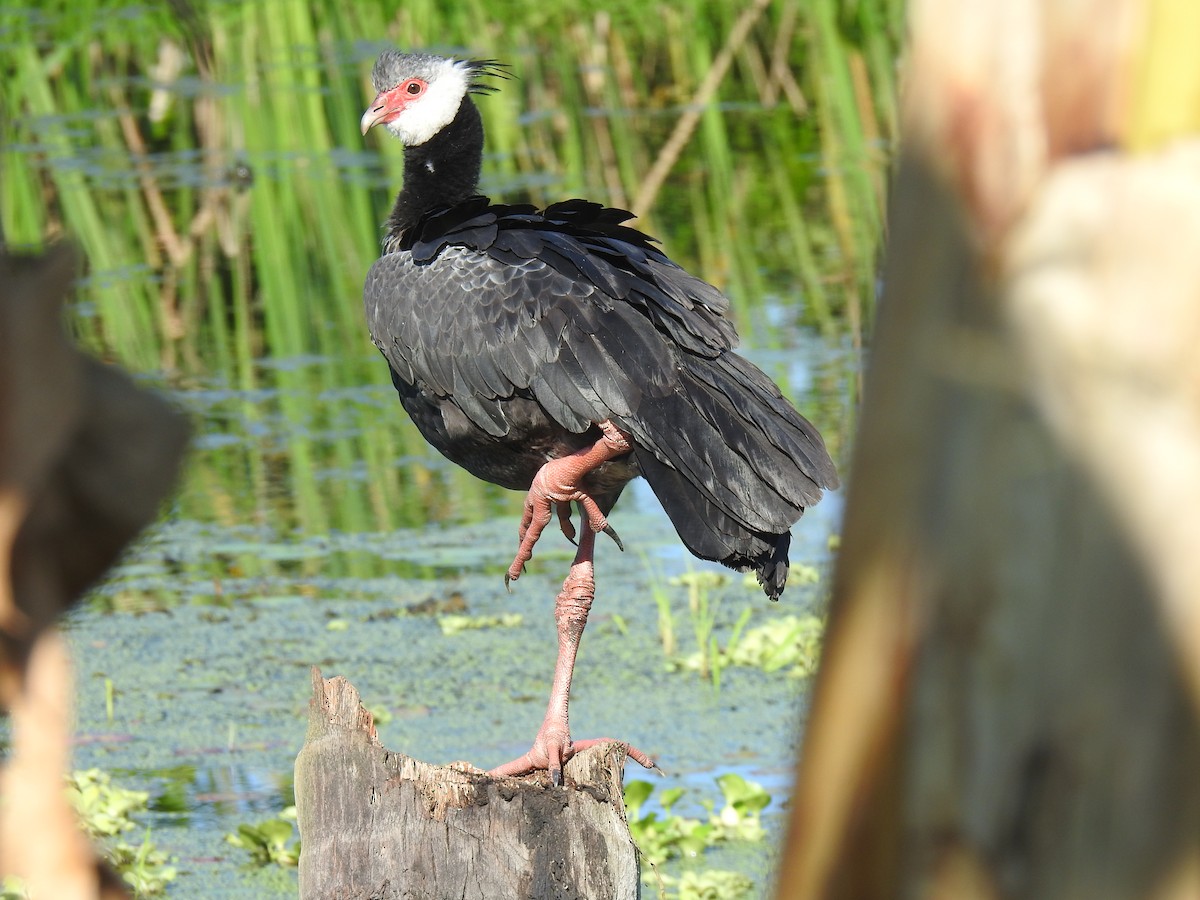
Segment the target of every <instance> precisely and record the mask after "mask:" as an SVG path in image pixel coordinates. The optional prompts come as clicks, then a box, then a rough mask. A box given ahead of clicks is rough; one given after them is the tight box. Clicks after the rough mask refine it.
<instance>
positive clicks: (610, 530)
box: [600, 522, 625, 553]
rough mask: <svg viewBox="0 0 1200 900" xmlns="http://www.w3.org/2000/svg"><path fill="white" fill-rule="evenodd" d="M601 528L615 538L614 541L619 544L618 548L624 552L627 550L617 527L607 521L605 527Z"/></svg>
mask: <svg viewBox="0 0 1200 900" xmlns="http://www.w3.org/2000/svg"><path fill="white" fill-rule="evenodd" d="M600 530H601V531H603V532H604V533H605V534H607V535H608V536H609V537H610V538H612V539H613V542H614V543H615V544H616V545H617V549H618V550H620V551H621V552H622V553H624V552H625V545H624V544H623V543H622V542H621V536H620V535H619V534H617V530H616V529H615V528H613V527H612V526H611V525H609V524H608V523H607V522H605V523H604V527H603V528H601V529H600Z"/></svg>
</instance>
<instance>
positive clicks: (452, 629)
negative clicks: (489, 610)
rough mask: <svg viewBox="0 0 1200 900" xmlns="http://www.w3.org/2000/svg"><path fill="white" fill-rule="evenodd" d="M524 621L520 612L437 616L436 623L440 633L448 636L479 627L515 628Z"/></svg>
mask: <svg viewBox="0 0 1200 900" xmlns="http://www.w3.org/2000/svg"><path fill="white" fill-rule="evenodd" d="M524 621H525V617H524V616H522V615H521V614H520V613H501V614H500V615H496V616H466V615H452V616H438V620H437V623H438V627H439V628H441V629H442V634H444V635H446V636H449V635H453V634H458V633H459V632H462V631H471V630H475V629H479V628H516V627H517V626H518V625H520V624H521V623H522V622H524Z"/></svg>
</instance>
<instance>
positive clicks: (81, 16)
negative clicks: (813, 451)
mask: <svg viewBox="0 0 1200 900" xmlns="http://www.w3.org/2000/svg"><path fill="white" fill-rule="evenodd" d="M604 6H605V9H604V10H603V11H601V12H595V11H593V10H592V9H591V5H590V4H586V3H584V2H582V0H569V2H564V3H558V4H546V3H543V2H540V0H506V2H487V3H484V2H482V0H464V2H460V3H444V2H440V0H406V2H404V3H399V2H397V0H362V2H356V3H349V4H347V3H336V2H334V0H310V2H302V0H262V2H258V3H251V4H240V3H227V2H218V0H209V2H203V0H197V2H195V4H194V5H193V6H191V7H189V6H187V5H186V4H170V5H167V4H163V5H161V6H159V5H154V4H151V5H142V6H131V5H126V4H123V3H113V2H103V0H81V2H75V0H72V2H70V3H68V2H66V0H58V2H49V3H44V4H42V5H41V6H40V8H39V9H37V10H32V9H29V10H22V9H20V8H15V7H6V8H5V9H4V10H0V46H2V49H3V51H4V52H3V54H0V60H2V62H0V71H2V72H3V75H4V78H3V81H2V83H0V165H2V171H0V226H2V233H3V235H4V237H5V238H6V239H7V240H8V241H9V242H11V243H14V244H19V245H32V246H37V245H41V244H44V243H45V242H47V241H49V240H52V239H54V238H56V237H58V236H60V235H70V236H71V237H72V238H73V239H74V240H76V241H77V242H78V243H79V244H80V246H81V248H82V251H83V257H84V258H85V260H86V264H85V271H84V272H83V273H82V274H84V275H85V276H86V279H85V280H84V281H83V282H82V283H81V287H80V290H79V293H78V302H77V303H76V304H75V306H74V307H73V309H72V314H71V317H70V322H71V326H72V328H73V329H74V330H75V331H76V333H77V334H78V336H79V337H80V339H81V340H83V341H84V342H85V343H86V344H87V345H89V346H91V347H92V348H93V349H95V350H97V351H98V352H100V353H101V354H103V355H104V356H106V357H108V358H111V359H114V360H117V361H119V362H122V363H124V364H125V365H127V366H129V367H131V368H132V369H134V370H135V371H141V372H159V373H162V376H161V377H164V378H166V379H168V380H170V379H183V380H186V379H190V378H197V377H198V378H205V379H213V378H215V379H217V380H218V381H219V382H221V383H223V384H225V385H227V386H229V387H233V388H237V389H240V390H243V391H253V390H266V391H271V392H274V393H273V394H272V398H273V399H272V400H271V401H270V402H269V403H268V404H266V405H264V404H260V403H257V402H251V401H246V402H245V409H244V410H243V413H244V419H245V421H246V422H247V423H249V424H250V425H253V424H254V423H255V421H259V424H262V422H261V420H262V419H263V417H264V416H277V417H279V418H280V419H282V421H284V422H287V423H293V425H294V433H293V434H292V435H291V439H290V440H288V441H286V442H284V443H283V444H282V445H280V446H278V447H275V448H272V449H270V450H269V451H267V450H266V449H265V448H264V447H247V448H246V450H245V452H244V453H232V454H227V455H218V454H211V455H206V454H200V455H198V462H197V464H196V465H195V466H193V471H192V473H191V475H190V476H189V478H190V479H191V482H190V487H189V489H188V490H187V491H186V492H185V494H184V498H185V499H184V503H185V505H187V504H196V505H197V507H198V506H199V505H201V504H202V503H203V502H207V501H204V500H200V499H199V496H200V495H201V494H202V493H204V492H211V491H217V492H218V494H219V493H220V491H221V489H220V488H219V485H222V484H224V485H240V486H241V487H238V488H230V487H226V488H225V489H224V491H225V492H226V493H228V494H229V496H228V497H226V498H224V500H221V501H220V502H224V503H226V504H227V507H228V517H229V518H230V520H238V521H247V520H254V519H256V518H258V517H265V516H268V515H272V514H278V513H279V512H280V511H281V510H286V517H285V520H286V521H287V522H289V523H290V524H291V525H292V526H294V527H297V528H301V529H304V530H308V531H318V530H324V529H328V528H339V527H340V528H352V527H353V528H371V529H388V528H394V527H398V526H400V525H402V524H405V523H408V524H415V523H416V522H420V521H424V520H425V518H426V517H427V516H428V507H427V505H426V504H429V503H433V504H435V505H436V504H437V503H441V504H442V505H443V506H444V505H445V502H446V491H447V488H451V489H452V491H453V503H454V505H455V507H456V508H457V509H458V511H459V513H458V514H460V515H464V516H469V515H482V514H483V510H484V507H485V506H486V507H490V508H492V509H494V508H495V505H496V504H497V503H508V502H510V501H507V500H503V499H501V495H500V494H499V493H497V492H495V491H491V489H490V488H485V487H483V486H482V485H479V484H477V483H476V482H474V480H473V479H471V478H470V477H469V476H465V475H454V476H441V475H435V474H433V473H435V472H439V471H440V470H439V469H438V466H437V464H438V460H436V459H435V458H434V456H433V454H432V451H430V450H429V449H428V448H427V447H426V446H425V445H424V443H423V441H421V439H420V438H419V436H418V435H417V434H416V432H415V430H413V429H412V427H411V426H410V425H409V424H408V423H407V421H406V420H405V417H404V416H403V414H402V412H400V410H399V409H398V408H397V407H396V405H395V404H392V406H391V407H389V408H388V409H386V410H380V411H379V412H378V413H373V414H372V416H373V417H369V416H368V415H367V414H366V413H364V414H363V418H362V422H361V423H360V424H361V427H357V428H355V429H347V430H345V431H344V432H343V433H339V434H338V435H337V436H335V437H332V438H331V437H327V436H322V435H319V434H318V433H319V432H320V431H321V429H322V427H323V424H322V423H321V422H320V421H319V416H320V414H319V413H314V411H313V409H312V406H313V402H314V397H315V396H316V395H317V394H318V393H319V392H320V391H321V390H322V389H324V385H323V384H321V383H319V381H318V379H316V378H315V377H314V375H313V373H312V372H311V371H310V370H305V369H304V368H298V369H288V368H268V369H264V368H262V366H261V365H260V361H261V360H263V359H268V360H270V359H287V358H294V357H303V356H306V355H310V356H316V357H319V358H322V359H325V360H338V361H339V362H338V367H339V374H338V377H339V378H344V379H346V380H345V381H341V382H339V383H341V384H347V385H350V384H378V385H386V384H387V372H386V367H385V366H384V365H383V363H382V362H381V361H380V360H379V359H378V356H377V354H375V352H374V350H373V348H371V346H370V344H369V341H368V340H367V338H366V336H365V329H364V327H363V322H362V312H361V304H360V300H359V297H360V294H361V285H362V279H363V275H364V274H365V272H366V270H367V268H368V267H369V266H370V264H371V262H372V261H373V260H374V259H375V257H376V256H377V254H378V240H379V236H380V223H381V222H382V221H383V219H384V218H385V217H386V215H387V213H388V211H389V208H390V205H391V203H392V200H393V198H394V195H395V191H396V190H397V188H398V187H399V184H400V176H401V170H402V151H401V148H400V147H399V146H398V145H397V144H396V142H394V141H392V140H389V139H387V137H386V136H385V135H383V134H382V133H379V132H374V133H372V134H371V135H369V136H368V137H367V138H366V139H364V138H363V137H362V136H361V135H360V134H359V131H358V120H359V116H360V114H361V112H362V110H363V108H364V107H365V104H366V103H367V101H368V100H369V99H370V93H371V92H370V88H369V85H368V80H367V76H368V73H369V70H370V65H371V63H372V61H373V59H374V57H375V55H376V53H377V52H378V50H379V49H380V48H381V47H382V46H384V45H387V44H396V45H403V46H408V47H428V48H441V49H459V50H463V51H466V52H470V53H473V54H477V55H481V56H489V57H496V58H499V59H501V60H504V61H506V62H508V63H509V64H510V65H511V67H512V73H513V75H514V76H515V77H514V79H513V80H510V81H507V82H505V83H504V84H503V85H502V88H503V89H502V90H501V92H500V93H498V94H496V95H493V96H491V97H484V98H480V99H479V106H480V109H481V112H482V114H483V116H484V121H485V127H486V128H487V132H488V146H487V156H486V159H485V172H484V183H483V187H484V189H485V190H487V191H488V192H489V193H491V194H492V195H493V196H496V197H498V198H502V199H504V200H508V201H529V202H534V203H539V204H544V203H548V202H552V201H554V200H557V199H562V198H564V197H568V196H588V197H591V198H594V199H597V200H601V201H604V202H608V203H612V204H614V205H618V206H631V205H633V204H634V203H635V202H636V201H638V199H639V197H643V198H647V197H648V198H649V199H648V200H645V202H646V208H645V210H644V214H643V217H642V220H641V224H642V226H643V227H644V228H646V229H647V230H648V231H650V232H651V233H653V234H656V235H657V236H659V237H660V238H662V239H663V242H664V245H665V248H666V249H667V250H668V252H669V253H671V255H672V256H673V257H675V258H676V259H678V260H679V261H680V262H681V263H682V264H684V265H685V266H688V267H691V268H694V269H695V270H697V271H698V272H699V274H701V275H703V276H704V277H705V278H707V279H709V280H710V281H712V282H714V283H716V284H717V285H719V286H721V287H723V288H724V289H725V290H726V291H727V293H729V294H730V296H731V298H732V300H733V302H734V307H735V315H736V317H737V319H738V322H739V326H740V327H741V328H742V329H743V331H747V330H753V329H754V327H755V326H754V323H755V321H756V320H757V317H755V316H754V315H752V313H753V311H754V310H755V309H756V308H757V307H758V305H759V304H761V303H762V301H763V300H764V299H768V298H777V297H789V298H790V297H795V296H796V294H797V286H799V299H798V301H794V302H799V303H800V304H802V309H803V317H804V318H805V319H806V320H807V321H808V322H810V323H812V324H814V325H817V326H819V327H820V328H821V329H823V330H824V331H825V332H827V333H829V334H839V333H849V334H851V335H852V339H853V340H855V341H857V340H860V337H861V332H862V330H863V329H865V328H867V327H869V320H870V309H871V300H872V296H873V285H874V280H875V260H876V257H877V255H878V252H879V246H880V240H881V228H882V226H881V222H882V212H881V211H882V208H883V201H884V197H883V185H884V184H885V181H886V177H885V176H886V167H887V165H888V160H889V158H890V148H891V146H892V141H893V140H894V135H895V113H894V99H893V98H894V90H895V85H894V74H893V69H894V65H895V63H894V60H895V58H896V54H897V47H898V40H899V30H900V29H899V13H900V6H901V4H900V0H805V2H800V0H775V2H772V3H769V4H762V3H757V4H755V3H752V2H747V3H738V4H711V3H708V2H700V0H674V2H663V3H657V4H652V5H651V6H649V7H647V6H646V5H645V4H644V3H643V2H642V0H636V2H635V0H617V2H613V3H609V4H605V5H604ZM746 17H748V18H746ZM743 22H749V23H750V24H749V28H748V30H745V33H744V35H743V37H742V38H741V39H740V40H734V39H733V38H734V36H735V34H736V33H737V31H738V28H739V27H740V25H739V23H743ZM172 57H176V58H178V59H179V60H180V65H179V67H178V69H177V70H172V69H171V68H170V66H167V65H164V61H169V60H170V59H171V58H172ZM723 59H724V61H725V62H727V63H728V67H727V69H725V70H724V74H723V75H722V77H721V78H720V79H719V81H718V82H717V84H716V87H715V90H714V91H713V92H712V95H711V98H710V99H708V100H707V101H705V102H702V103H699V104H698V103H697V100H698V99H702V98H703V96H704V85H705V82H706V79H708V80H711V76H712V73H713V72H714V71H716V70H717V69H716V67H718V66H719V65H720V64H721V61H722V60H723ZM164 101H165V104H164V105H163V106H162V108H163V109H164V110H165V114H164V115H162V116H161V117H159V118H157V119H156V120H154V121H152V120H151V119H150V116H149V110H150V109H151V108H155V105H156V104H163V103H164ZM693 109H696V110H697V111H698V116H694V117H695V123H694V127H692V128H691V130H690V131H688V130H686V129H685V130H684V132H683V133H682V135H680V134H678V130H679V128H680V123H681V121H683V120H685V119H686V117H687V116H688V115H689V111H690V110H693ZM680 136H681V137H682V139H683V140H682V144H681V146H680V148H679V150H678V155H677V157H673V156H671V155H670V154H669V153H668V152H667V148H669V147H670V146H671V141H672V139H673V138H675V137H680ZM660 162H662V163H665V164H666V166H667V169H666V172H667V174H666V177H665V180H664V181H663V182H662V184H661V186H660V187H658V188H657V190H654V189H653V185H650V184H648V176H649V173H650V172H651V171H652V170H653V169H654V167H655V164H656V163H660ZM753 339H754V340H755V341H757V342H759V343H770V342H771V340H772V335H771V333H770V331H769V330H764V331H762V332H760V333H757V334H754V335H753ZM314 415H315V416H317V420H314ZM820 424H822V425H823V426H824V425H826V424H827V423H820ZM398 456H403V457H406V458H411V459H415V460H418V461H420V460H426V461H428V466H422V465H418V466H416V467H408V468H406V469H405V470H404V471H401V469H400V468H399V467H397V466H396V465H395V460H396V459H397V457H398ZM356 464H365V465H366V466H368V467H369V473H370V474H369V477H366V478H364V479H363V482H362V487H361V489H359V490H354V491H351V490H347V489H346V488H345V487H344V486H341V485H339V483H338V482H336V480H333V479H329V478H327V477H325V474H324V473H327V472H328V471H329V470H331V469H332V470H337V469H348V468H349V467H351V466H352V465H356ZM446 477H449V478H450V482H449V483H447V481H446ZM281 483H283V484H286V485H288V489H287V492H288V496H287V497H284V498H281V497H280V496H278V495H279V493H280V488H279V484H281ZM514 502H515V501H514ZM219 505H220V504H219V503H218V506H219ZM185 512H186V510H185Z"/></svg>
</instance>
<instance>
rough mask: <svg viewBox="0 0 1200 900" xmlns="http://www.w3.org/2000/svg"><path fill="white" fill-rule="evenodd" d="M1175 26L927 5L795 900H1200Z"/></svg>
mask: <svg viewBox="0 0 1200 900" xmlns="http://www.w3.org/2000/svg"><path fill="white" fill-rule="evenodd" d="M1172 9H1174V10H1175V11H1176V12H1179V11H1184V10H1189V11H1188V12H1187V15H1185V16H1184V18H1187V16H1188V15H1191V12H1190V10H1192V9H1195V7H1194V5H1193V6H1191V7H1185V6H1184V5H1182V4H1173V3H1172V2H1170V0H1163V2H1157V3H1155V2H1137V0H1098V2H1091V3H1088V2H1073V3H1060V4H1047V5H1042V4H1037V3H1034V2H1032V0H1014V2H1006V3H998V2H983V0H966V2H963V0H916V2H914V4H913V6H912V17H911V33H912V46H911V48H910V51H909V61H910V70H909V72H908V74H907V79H906V84H907V95H906V98H905V104H904V123H905V129H904V143H905V147H904V155H903V159H902V160H901V163H900V166H899V170H898V173H897V176H896V179H895V184H894V188H893V194H892V201H891V208H890V214H889V244H890V245H889V249H888V262H887V266H886V273H885V285H886V287H885V292H884V296H883V299H882V301H881V310H880V315H879V318H878V326H877V336H876V340H875V344H874V347H873V348H872V354H871V364H870V369H869V372H868V377H867V383H866V399H865V404H864V409H863V417H862V425H861V429H860V432H859V444H858V447H857V448H856V454H855V459H854V462H853V467H852V471H851V477H850V480H849V484H850V489H849V497H848V504H847V516H846V522H845V527H844V532H843V542H842V554H841V557H840V559H839V561H838V569H837V574H836V577H835V586H834V596H833V605H832V609H831V618H830V626H829V629H828V632H827V638H826V647H825V651H824V654H823V663H822V668H821V671H820V673H819V675H818V680H817V684H816V688H815V696H814V704H813V711H812V715H811V717H810V720H809V723H808V726H807V730H806V735H805V744H804V747H803V750H802V758H801V764H800V768H799V772H798V782H797V792H796V798H795V802H794V805H793V816H792V823H791V830H790V833H789V838H788V844H787V848H786V851H785V861H784V865H783V871H782V874H781V878H780V887H779V892H778V896H779V897H781V898H788V900H792V898H805V900H808V898H863V897H870V898H884V897H906V898H907V897H938V898H941V897H945V898H956V900H959V898H961V900H973V898H1003V897H1021V898H1043V897H1044V898H1056V900H1057V898H1067V900H1070V898H1081V900H1082V898H1088V900H1094V898H1099V900H1104V898H1148V897H1152V898H1184V897H1189V898H1194V897H1198V896H1200V768H1198V767H1197V765H1196V761H1197V759H1198V758H1200V756H1198V754H1200V353H1198V352H1197V351H1198V348H1200V253H1198V252H1197V248H1200V140H1197V139H1196V138H1195V133H1196V132H1197V131H1198V130H1200V128H1197V125H1198V124H1200V105H1195V104H1194V105H1193V107H1192V118H1191V120H1190V122H1188V123H1187V127H1184V128H1176V130H1175V131H1174V132H1172V133H1169V134H1167V135H1166V136H1164V134H1163V132H1162V131H1161V121H1162V120H1161V119H1156V118H1155V117H1153V116H1150V117H1149V118H1147V115H1146V114H1144V113H1143V112H1142V111H1141V105H1142V104H1145V103H1147V102H1148V100H1147V98H1146V96H1145V93H1146V91H1147V90H1148V89H1147V87H1146V84H1147V83H1148V82H1152V81H1153V79H1154V75H1153V72H1151V71H1150V69H1151V68H1153V66H1152V65H1151V64H1150V63H1147V60H1149V59H1150V58H1151V57H1156V55H1157V56H1161V53H1162V52H1164V51H1163V48H1162V47H1159V48H1158V51H1159V52H1158V53H1157V54H1156V49H1155V44H1154V42H1153V36H1154V35H1155V34H1156V33H1162V29H1163V21H1162V18H1163V17H1164V16H1165V17H1166V18H1167V19H1168V20H1170V18H1171V15H1172ZM1156 17H1157V20H1156ZM1171 30H1172V29H1170V28H1169V27H1168V28H1167V33H1170V32H1171ZM1169 49H1170V48H1169V47H1168V48H1166V52H1169ZM1198 59H1200V58H1198V57H1197V56H1196V54H1195V53H1194V52H1193V51H1189V53H1188V55H1186V56H1181V57H1179V58H1178V59H1177V62H1179V63H1180V66H1179V67H1178V68H1177V69H1176V70H1175V76H1174V78H1175V80H1183V81H1184V82H1185V83H1190V84H1196V83H1197V82H1196V79H1195V78H1194V76H1195V75H1196V73H1197V72H1200V68H1198V67H1197V61H1198ZM1154 65H1155V66H1156V65H1157V62H1156V63H1154ZM1192 99H1193V101H1194V99H1195V98H1194V95H1193V98H1192ZM1151 120H1153V123H1156V124H1146V123H1147V122H1148V121H1151ZM1173 121H1175V122H1176V123H1178V121H1179V119H1178V118H1176V119H1175V120H1173ZM1139 123H1140V124H1139ZM1147 134H1154V135H1157V140H1156V141H1151V140H1148V138H1147ZM1134 147H1136V148H1137V150H1138V151H1139V152H1137V153H1133V152H1129V149H1130V148H1134Z"/></svg>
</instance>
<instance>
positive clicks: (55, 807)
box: [0, 245, 188, 900]
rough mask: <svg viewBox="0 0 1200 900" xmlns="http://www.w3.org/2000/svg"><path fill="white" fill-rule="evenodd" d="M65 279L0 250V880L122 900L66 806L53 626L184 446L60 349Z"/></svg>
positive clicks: (65, 725) (165, 486) (106, 561)
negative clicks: (7, 720) (1, 762)
mask: <svg viewBox="0 0 1200 900" xmlns="http://www.w3.org/2000/svg"><path fill="white" fill-rule="evenodd" d="M76 268H77V265H76V258H75V254H74V252H73V251H72V250H71V249H70V248H69V247H68V246H66V245H59V246H57V247H55V248H53V249H52V250H50V251H49V252H48V253H46V254H45V255H44V256H34V257H22V256H17V255H15V254H11V253H8V252H7V251H6V250H4V249H3V248H2V247H0V706H2V707H3V709H4V710H5V711H7V712H8V714H9V715H10V717H11V720H12V748H11V752H10V754H9V757H8V759H7V761H6V764H5V766H4V770H3V773H2V774H0V801H2V802H0V874H17V875H20V876H22V877H23V878H24V880H25V882H26V884H27V885H28V887H29V888H30V890H31V892H32V894H33V895H34V896H37V897H54V898H61V900H90V898H95V897H97V896H102V897H112V898H115V897H123V896H126V893H125V891H124V889H123V888H122V887H121V886H120V883H119V881H117V880H116V879H115V877H113V876H112V874H111V873H109V872H108V871H107V870H104V869H103V868H102V867H100V866H98V864H97V862H96V859H95V857H94V855H93V854H92V851H91V848H90V847H89V845H88V843H87V840H86V839H85V838H84V837H83V835H82V834H81V833H80V832H79V830H78V829H77V827H76V821H75V815H74V813H73V811H72V810H71V809H70V807H69V806H68V805H67V800H66V794H65V791H64V789H63V777H64V776H65V774H66V770H67V766H68V763H69V758H70V732H71V697H72V691H73V684H72V680H71V670H70V664H69V660H68V657H67V653H66V648H65V646H64V645H63V642H62V639H61V638H60V637H59V636H58V634H57V633H56V631H55V629H54V622H55V620H56V619H57V617H58V616H59V615H61V614H62V613H63V612H64V611H65V610H66V609H67V608H68V607H69V606H70V605H71V604H73V603H75V602H76V601H77V600H78V599H79V597H80V596H81V595H82V593H83V592H84V591H85V590H86V589H87V588H88V586H90V585H91V584H92V583H94V582H95V581H96V580H97V579H98V578H100V577H101V575H103V573H104V572H105V571H106V570H107V569H108V567H109V566H110V565H111V564H112V563H113V562H114V561H115V560H116V558H117V556H118V555H119V554H120V552H121V550H122V549H123V548H124V547H125V546H126V545H127V544H128V542H129V541H130V540H132V539H133V537H134V536H135V535H136V534H137V533H138V532H139V531H140V530H141V529H142V528H143V527H145V526H146V525H147V524H149V522H150V521H151V520H152V519H153V518H154V516H155V515H156V514H157V512H158V507H159V504H160V503H161V502H162V500H163V498H164V497H165V496H166V494H167V492H168V491H169V490H170V489H171V487H172V486H173V484H174V481H175V478H176V477H177V475H178V471H179V464H180V461H181V459H182V456H183V448H184V444H185V443H186V439H187V431H188V429H187V425H186V423H185V421H184V419H183V417H182V416H181V415H180V414H179V413H177V412H176V411H175V410H173V409H172V408H171V407H170V406H169V405H168V404H167V403H166V402H165V401H163V400H162V399H161V398H159V397H157V396H155V395H153V394H151V393H149V392H147V391H144V390H142V389H140V388H138V387H136V386H135V385H134V384H133V382H132V381H131V380H130V379H129V378H127V377H126V376H125V375H123V374H121V373H120V372H118V371H117V370H115V369H113V368H111V367H109V366H105V365H102V364H100V363H99V362H97V361H95V360H93V359H91V358H89V357H87V356H85V355H84V354H82V353H80V352H79V350H78V349H76V348H75V347H74V346H73V345H72V344H71V343H70V341H69V340H68V339H67V336H66V334H65V333H64V331H63V327H62V322H61V319H62V304H63V300H64V298H65V296H66V294H67V291H68V288H69V285H70V283H71V280H72V278H74V276H75V273H76Z"/></svg>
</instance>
